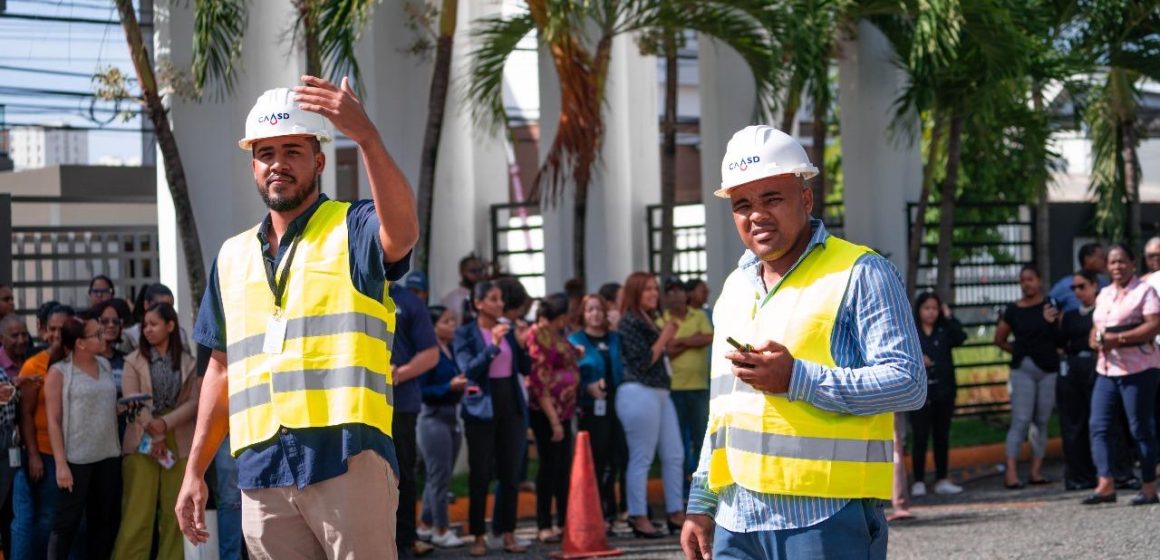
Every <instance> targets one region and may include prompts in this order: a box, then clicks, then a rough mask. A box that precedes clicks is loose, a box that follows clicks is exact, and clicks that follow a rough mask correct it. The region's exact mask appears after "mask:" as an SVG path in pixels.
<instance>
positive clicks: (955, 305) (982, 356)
mask: <svg viewBox="0 0 1160 560" xmlns="http://www.w3.org/2000/svg"><path fill="white" fill-rule="evenodd" d="M916 211H917V208H916V205H915V204H913V203H912V204H908V205H907V209H906V215H907V224H908V226H910V225H913V224H914V220H915V219H916V216H915V213H916ZM955 216H956V220H955V233H954V236H955V241H954V253H953V261H954V265H953V267H952V271H953V274H954V279H953V284H954V287H955V290H954V291H955V300H954V301H953V302H948V303H949V304H950V305H951V308H952V309H953V310H954V313H955V316H956V317H957V318H958V319H959V320H960V321H962V323H963V327H964V328H966V330H967V333H968V339H967V343H966V344H964V345H963V346H962V347H960V348H956V349H955V351H954V356H955V370H956V376H957V378H958V381H959V394H958V398H957V399H956V401H957V405H956V411H955V413H956V414H957V415H960V416H970V415H989V414H996V413H1006V412H1009V411H1010V398H1009V396H1008V394H1007V377H1008V374H1009V372H1010V371H1009V367H1008V363H1009V356H1008V355H1007V354H1006V353H1004V352H1003V351H1001V350H1000V349H999V348H998V347H997V346H995V345H994V343H993V342H992V339H993V337H994V333H995V330H994V329H995V325H996V323H997V321H998V318H999V315H1000V314H1001V313H1002V312H1003V309H1004V308H1005V307H1006V305H1007V304H1008V303H1010V302H1013V301H1016V300H1018V299H1019V298H1020V297H1021V295H1022V293H1021V291H1020V289H1019V271H1020V269H1021V268H1022V267H1023V266H1024V265H1027V264H1031V263H1034V262H1035V258H1036V255H1035V243H1036V239H1035V213H1034V212H1033V211H1032V209H1031V208H1030V207H1027V206H1024V205H1014V204H960V205H958V207H957V209H956V212H955ZM925 227H926V228H927V232H928V235H927V237H926V239H925V242H924V243H923V244H922V252H921V254H920V257H919V267H918V283H917V284H918V285H917V286H914V289H915V294H917V293H919V292H922V291H925V290H932V289H934V287H935V285H936V284H937V281H938V273H937V266H938V263H937V259H936V258H935V253H936V251H937V249H938V242H937V237H938V227H939V223H938V222H937V221H927V222H926V226H925ZM907 230H908V231H910V228H909V227H908V228H907ZM1045 282H1046V281H1045ZM1048 288H1049V286H1047V285H1046V284H1045V285H1044V289H1045V290H1046V289H1048Z"/></svg>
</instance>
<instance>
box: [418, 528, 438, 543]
mask: <svg viewBox="0 0 1160 560" xmlns="http://www.w3.org/2000/svg"><path fill="white" fill-rule="evenodd" d="M434 535H435V533H434V532H433V531H431V529H430V528H427V527H416V528H415V536H416V537H418V538H419V540H421V541H427V542H431V537H433V536H434Z"/></svg>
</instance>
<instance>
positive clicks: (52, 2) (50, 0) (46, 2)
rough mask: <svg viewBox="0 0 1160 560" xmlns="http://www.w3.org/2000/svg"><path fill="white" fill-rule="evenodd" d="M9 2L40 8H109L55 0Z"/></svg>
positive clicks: (106, 5)
mask: <svg viewBox="0 0 1160 560" xmlns="http://www.w3.org/2000/svg"><path fill="white" fill-rule="evenodd" d="M8 1H9V2H18V3H21V4H40V5H42V6H53V7H57V8H77V9H81V10H104V9H107V8H108V7H109V6H108V4H86V3H82V2H60V1H56V0H8Z"/></svg>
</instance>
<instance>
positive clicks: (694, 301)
mask: <svg viewBox="0 0 1160 560" xmlns="http://www.w3.org/2000/svg"><path fill="white" fill-rule="evenodd" d="M685 291H686V292H689V307H691V308H693V309H700V310H701V311H704V312H705V316H706V317H708V318H709V322H710V323H712V322H713V308H712V307H710V306H709V285H708V284H706V283H705V281H704V280H702V279H700V278H694V279H692V280H689V281H688V282H686V283H685Z"/></svg>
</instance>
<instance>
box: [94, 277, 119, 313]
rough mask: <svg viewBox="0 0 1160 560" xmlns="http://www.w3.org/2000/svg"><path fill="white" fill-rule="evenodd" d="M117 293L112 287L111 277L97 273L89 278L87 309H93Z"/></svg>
mask: <svg viewBox="0 0 1160 560" xmlns="http://www.w3.org/2000/svg"><path fill="white" fill-rule="evenodd" d="M115 295H117V290H116V288H114V287H113V279H112V278H109V277H108V276H105V275H104V274H98V275H96V276H94V277H93V279H92V280H89V309H95V308H96V307H97V306H98V305H100V304H102V303H104V302H106V301H109V300H111V299H113V296H115Z"/></svg>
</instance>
